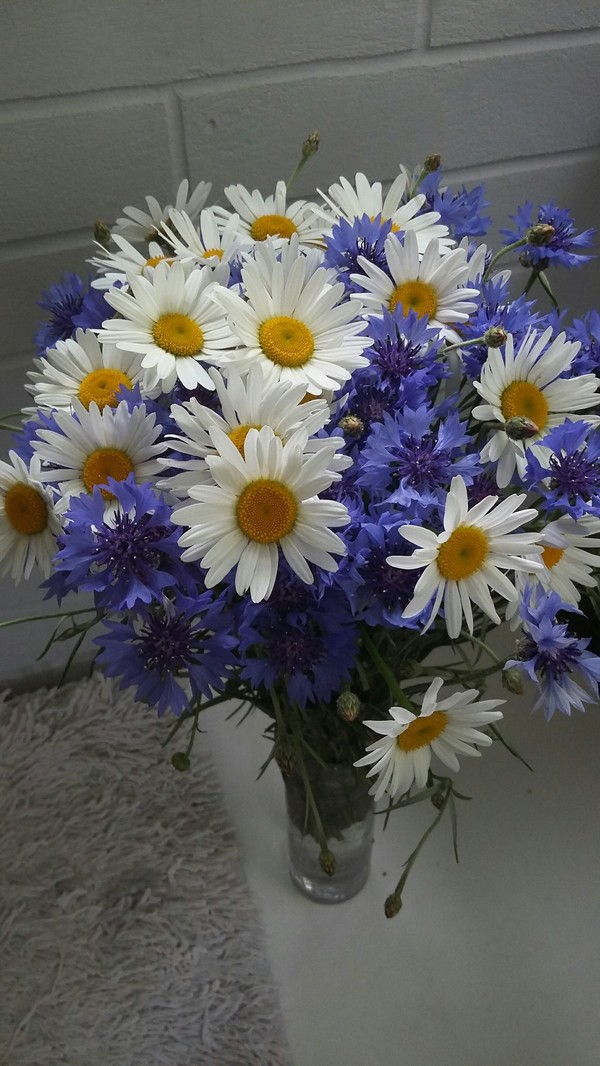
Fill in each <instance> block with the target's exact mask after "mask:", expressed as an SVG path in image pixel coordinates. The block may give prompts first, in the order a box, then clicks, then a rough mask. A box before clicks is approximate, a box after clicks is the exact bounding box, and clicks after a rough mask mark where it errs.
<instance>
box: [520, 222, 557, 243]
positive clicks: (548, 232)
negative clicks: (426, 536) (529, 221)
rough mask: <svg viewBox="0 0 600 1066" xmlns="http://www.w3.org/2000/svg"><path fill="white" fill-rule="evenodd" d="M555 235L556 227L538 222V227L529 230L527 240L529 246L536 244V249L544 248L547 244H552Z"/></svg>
mask: <svg viewBox="0 0 600 1066" xmlns="http://www.w3.org/2000/svg"><path fill="white" fill-rule="evenodd" d="M555 233H556V230H555V229H554V226H551V225H550V224H549V223H548V222H538V223H537V225H536V226H532V227H531V229H530V230H528V232H527V240H528V241H529V244H534V245H535V246H536V248H542V247H543V246H544V245H545V244H550V241H551V240H552V238H553V237H554V234H555Z"/></svg>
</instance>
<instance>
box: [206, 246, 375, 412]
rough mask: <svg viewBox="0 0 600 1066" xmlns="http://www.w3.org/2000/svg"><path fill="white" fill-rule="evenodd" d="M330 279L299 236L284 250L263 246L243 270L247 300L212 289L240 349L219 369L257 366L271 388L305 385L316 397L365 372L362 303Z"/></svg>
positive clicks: (241, 370) (224, 359)
mask: <svg viewBox="0 0 600 1066" xmlns="http://www.w3.org/2000/svg"><path fill="white" fill-rule="evenodd" d="M330 276H331V275H330V272H329V271H328V270H325V269H323V268H322V267H316V261H315V260H314V258H312V259H311V258H310V257H307V256H305V255H303V254H302V253H301V252H300V250H299V246H298V241H297V238H294V239H292V240H291V241H290V242H289V244H288V245H287V246H284V247H283V248H282V249H281V251H280V252H278V251H277V249H276V248H275V247H274V245H273V244H272V242H269V243H268V244H266V245H259V246H257V248H256V258H255V260H250V261H248V262H247V263H246V264H245V266H244V267H243V270H242V281H243V288H244V292H245V296H246V299H243V298H242V297H241V296H238V295H237V294H236V293H234V292H232V291H231V290H229V289H224V288H215V289H213V290H212V298H213V300H214V301H215V302H216V303H218V304H219V305H220V306H221V307H222V308H223V310H224V311H226V312H227V313H228V321H229V326H230V328H231V331H232V333H233V334H234V335H235V337H236V339H237V341H238V344H239V347H238V348H237V349H236V350H234V351H229V352H227V353H225V354H224V355H223V357H222V359H221V366H223V367H225V368H226V367H229V366H231V367H232V368H233V369H235V370H237V371H238V373H244V372H245V371H246V370H249V369H250V367H251V366H252V365H253V364H255V363H259V364H260V365H261V366H262V368H263V373H264V376H265V381H266V382H268V383H270V382H273V381H278V380H281V381H289V382H291V383H292V384H294V385H296V384H300V383H302V384H303V385H304V386H305V388H306V390H307V391H309V392H311V393H313V394H317V395H318V394H320V393H321V392H323V390H326V389H333V390H335V389H339V387H340V385H342V384H343V383H344V382H345V381H348V379H349V378H350V376H351V374H352V371H353V370H356V369H358V367H362V366H367V365H368V360H367V359H365V358H364V357H363V355H362V352H363V351H364V349H365V348H367V347H368V346H369V344H370V341H369V338H368V337H363V336H358V334H360V333H362V332H363V330H364V328H365V323H364V320H363V318H362V317H361V316H360V313H359V309H358V305H357V304H356V303H351V302H350V301H349V300H344V286H343V285H342V283H341V282H338V283H336V284H330V282H329V280H328V278H329V277H330Z"/></svg>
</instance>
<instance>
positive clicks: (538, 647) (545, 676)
mask: <svg viewBox="0 0 600 1066" xmlns="http://www.w3.org/2000/svg"><path fill="white" fill-rule="evenodd" d="M561 611H564V612H568V613H574V614H581V611H579V610H578V609H577V608H576V607H573V605H572V604H569V603H564V602H563V601H562V600H561V598H560V596H559V595H558V593H556V592H551V593H543V592H542V591H541V590H538V592H537V595H536V598H535V600H534V598H533V593H532V591H531V588H530V587H528V588H527V590H526V592H525V595H524V597H523V602H522V604H521V616H522V619H523V629H524V632H525V637H524V639H523V640H521V641H520V642H519V658H518V659H511V660H510V661H509V662H507V664H506V666H507V667H513V666H514V667H517V669H520V670H522V671H523V672H524V673H526V674H527V675H528V676H529V677H530V678H531V680H532V681H533V682H535V684H537V685H538V687H539V689H540V696H539V699H538V701H537V703H536V704H535V706H534V708H533V709H534V711H536V710H539V709H541V710H543V712H544V714H545V716H546V718H547V719H548V720H550V718H552V716H553V714H554V713H555V711H561V712H562V713H563V714H567V715H568V714H570V713H571V709H572V708H573V707H574V708H575V709H576V710H578V711H583V710H584V706H583V705H584V703H593V702H596V701H597V699H598V684H599V682H600V658H599V657H598V656H597V655H594V654H593V653H592V652H589V651H587V650H586V649H587V646H588V644H589V643H590V641H589V638H588V639H578V638H577V637H576V636H573V634H572V633H571V632H570V631H569V627H568V624H567V623H564V622H558V621H557V620H556V616H557V614H558V613H559V612H561ZM574 675H575V676H578V680H579V681H583V683H584V684H586V685H587V686H588V691H586V690H585V689H584V688H582V687H581V685H580V684H578V681H576V680H575V676H574Z"/></svg>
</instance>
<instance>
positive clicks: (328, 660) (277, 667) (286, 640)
mask: <svg viewBox="0 0 600 1066" xmlns="http://www.w3.org/2000/svg"><path fill="white" fill-rule="evenodd" d="M239 635H240V652H241V657H242V660H243V663H244V665H243V667H242V677H243V678H244V679H245V680H247V681H249V682H250V684H251V685H252V687H253V688H255V689H257V688H260V687H264V688H265V689H270V688H272V687H273V686H274V685H276V684H282V685H285V687H286V691H287V694H288V698H289V699H290V701H291V702H292V703H297V704H298V705H299V706H300V707H304V706H306V704H307V703H319V702H322V703H327V702H328V701H329V700H330V699H331V697H332V695H334V694H335V693H337V692H339V691H340V689H341V688H342V686H343V684H344V682H345V681H346V680H347V679H348V678H349V677H350V674H351V671H352V668H353V666H354V663H355V660H356V650H357V632H356V623H355V621H354V619H353V617H352V614H351V611H350V605H349V603H348V600H347V598H346V596H345V595H344V593H343V592H342V591H341V590H340V589H338V588H334V587H327V586H325V585H321V584H319V583H317V584H315V585H306V584H304V583H303V582H301V581H299V579H298V578H297V577H296V576H295V575H293V574H291V572H286V569H282V572H281V574H279V575H278V577H277V583H276V585H275V588H274V590H273V593H272V595H271V597H270V599H269V600H267V601H265V602H263V603H258V604H253V603H252V602H251V601H250V600H248V601H247V602H246V605H245V611H244V620H243V622H242V625H241V626H240V633H239Z"/></svg>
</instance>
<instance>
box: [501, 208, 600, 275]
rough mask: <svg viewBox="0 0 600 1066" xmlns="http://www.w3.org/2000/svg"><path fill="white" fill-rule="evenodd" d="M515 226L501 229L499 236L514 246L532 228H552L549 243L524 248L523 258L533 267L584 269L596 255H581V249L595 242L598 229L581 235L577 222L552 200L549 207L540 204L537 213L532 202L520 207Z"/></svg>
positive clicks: (515, 218)
mask: <svg viewBox="0 0 600 1066" xmlns="http://www.w3.org/2000/svg"><path fill="white" fill-rule="evenodd" d="M510 217H511V218H512V220H513V221H514V222H515V223H516V225H515V228H514V229H501V230H500V233H501V234H502V236H503V237H505V238H506V239H505V244H513V243H514V242H515V241H518V240H521V238H523V237H527V235H528V232H529V230H530V229H531V228H532V226H538V225H546V226H552V228H553V230H554V234H553V236H551V237H550V238H549V240H548V243H547V244H542V245H537V244H532V243H527V244H525V245H524V246H523V250H522V255H523V257H524V258H525V259H526V261H527V262H528V264H529V265H530V266H539V267H541V268H542V269H545V268H546V267H547V266H564V267H567V268H568V269H571V268H573V267H580V266H583V264H584V263H587V262H588V261H589V260H590V259H592V258H593V256H589V255H582V254H581V252H580V251H579V249H580V248H585V247H587V246H589V245H590V244H591V243H592V240H593V239H594V236H595V232H596V231H595V230H593V229H586V230H584V231H583V232H582V233H576V232H575V223H574V221H573V218H572V217H571V214H570V212H569V211H566V210H563V209H562V208H560V207H559V206H558V204H556V203H554V201H553V200H550V201H549V202H548V203H547V204H541V205H540V206H539V207H538V208H537V210H536V211H534V208H533V204H532V203H531V202H530V201H527V203H525V204H523V206H522V207H518V208H517V212H516V214H515V215H511V216H510Z"/></svg>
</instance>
